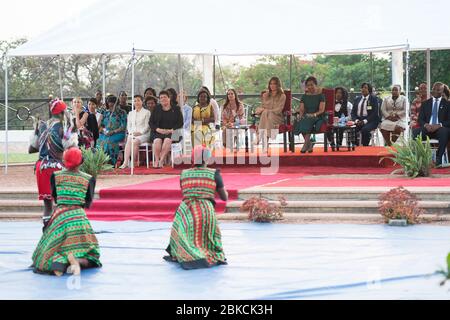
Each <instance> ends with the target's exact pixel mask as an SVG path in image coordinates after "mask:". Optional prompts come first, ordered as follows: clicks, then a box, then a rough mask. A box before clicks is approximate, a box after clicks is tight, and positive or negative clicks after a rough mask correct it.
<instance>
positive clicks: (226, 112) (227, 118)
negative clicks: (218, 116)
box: [222, 104, 244, 128]
mask: <svg viewBox="0 0 450 320" xmlns="http://www.w3.org/2000/svg"><path fill="white" fill-rule="evenodd" d="M236 116H238V117H239V120H242V119H244V106H243V105H242V104H239V107H238V108H237V110H236V109H233V108H232V107H231V105H230V104H228V105H227V106H226V107H225V106H224V107H223V111H222V126H223V127H225V128H231V127H233V126H234V122H235V118H236Z"/></svg>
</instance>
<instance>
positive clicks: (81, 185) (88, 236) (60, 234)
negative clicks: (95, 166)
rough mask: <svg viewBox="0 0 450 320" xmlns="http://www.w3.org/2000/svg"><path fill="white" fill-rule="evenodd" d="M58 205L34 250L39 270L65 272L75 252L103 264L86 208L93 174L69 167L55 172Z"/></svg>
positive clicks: (35, 261) (76, 256)
mask: <svg viewBox="0 0 450 320" xmlns="http://www.w3.org/2000/svg"><path fill="white" fill-rule="evenodd" d="M54 176H55V182H56V193H57V207H56V209H55V210H54V212H53V214H52V216H51V219H50V221H49V224H48V226H47V228H46V229H45V230H44V233H43V235H42V237H41V239H40V241H39V243H38V245H37V248H36V250H35V251H34V253H33V257H32V259H33V265H32V267H33V268H34V271H35V272H38V273H52V272H53V271H61V272H65V271H66V269H67V267H68V265H69V261H68V259H67V255H68V254H69V253H72V254H73V255H74V257H75V258H77V259H87V260H88V261H89V262H90V264H91V265H93V266H97V267H100V266H101V263H100V260H99V258H100V249H99V245H98V241H97V238H96V236H95V234H94V231H93V230H92V227H91V224H90V223H89V220H88V219H87V217H86V213H85V211H84V209H83V206H84V201H85V200H84V199H85V197H86V193H87V192H88V187H89V179H90V178H91V176H90V175H88V174H85V173H81V172H77V173H76V172H69V171H66V170H63V171H59V172H55V174H54Z"/></svg>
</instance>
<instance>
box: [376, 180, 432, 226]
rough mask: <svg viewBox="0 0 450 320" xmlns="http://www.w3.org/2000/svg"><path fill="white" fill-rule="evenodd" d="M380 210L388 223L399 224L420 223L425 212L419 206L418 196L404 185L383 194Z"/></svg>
mask: <svg viewBox="0 0 450 320" xmlns="http://www.w3.org/2000/svg"><path fill="white" fill-rule="evenodd" d="M378 210H379V212H380V214H381V215H382V216H383V218H384V220H385V222H386V223H389V225H398V226H406V225H408V224H415V223H418V222H419V218H420V215H421V214H423V213H424V210H423V209H421V208H420V207H419V206H418V199H417V197H416V196H415V195H414V194H412V193H411V192H409V191H408V190H406V189H405V188H403V187H398V188H394V189H391V190H390V191H388V192H385V193H383V194H381V195H380V197H379V202H378Z"/></svg>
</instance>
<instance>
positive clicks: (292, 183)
mask: <svg viewBox="0 0 450 320" xmlns="http://www.w3.org/2000/svg"><path fill="white" fill-rule="evenodd" d="M399 186H404V187H449V186H450V178H416V179H408V178H402V177H393V178H392V179H389V180H388V179H342V178H339V179H318V180H312V179H311V180H310V179H301V178H290V179H285V180H283V181H279V182H275V183H273V184H270V185H268V187H277V188H280V187H393V188H395V187H399Z"/></svg>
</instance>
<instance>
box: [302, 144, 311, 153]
mask: <svg viewBox="0 0 450 320" xmlns="http://www.w3.org/2000/svg"><path fill="white" fill-rule="evenodd" d="M308 149H309V144H307V143H304V144H303V147H302V150H301V151H300V152H301V153H306V151H308Z"/></svg>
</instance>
